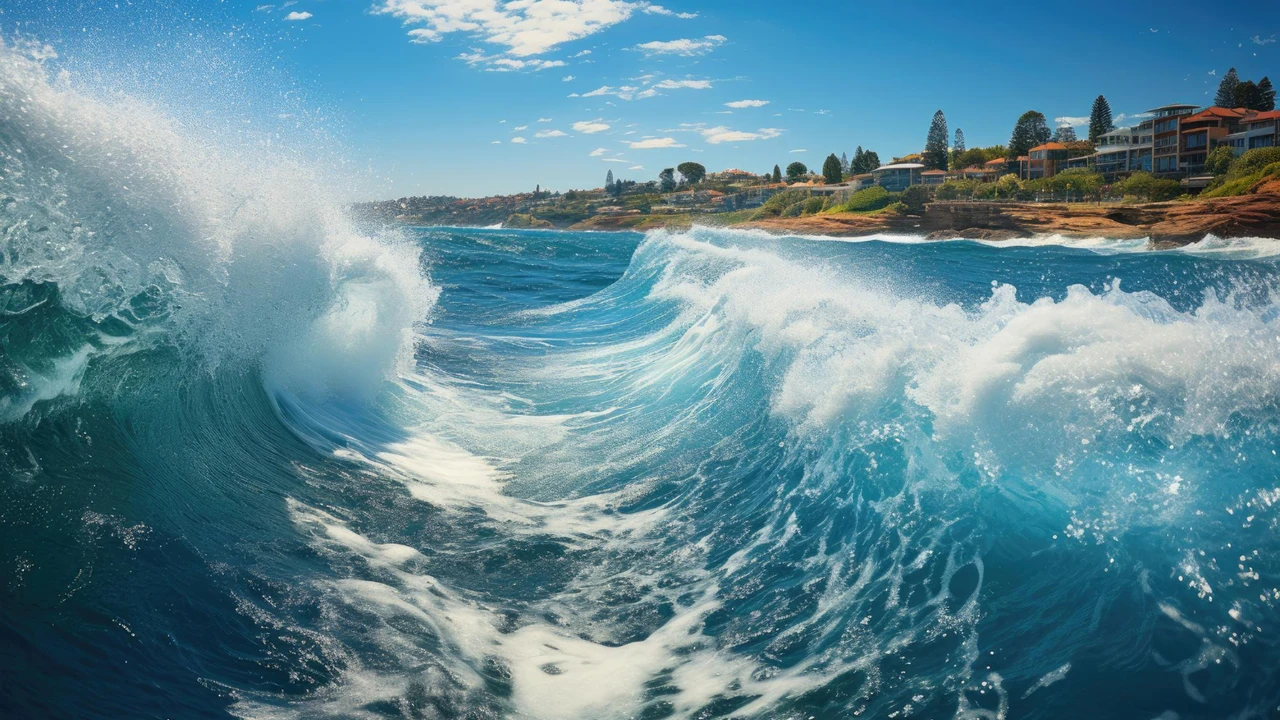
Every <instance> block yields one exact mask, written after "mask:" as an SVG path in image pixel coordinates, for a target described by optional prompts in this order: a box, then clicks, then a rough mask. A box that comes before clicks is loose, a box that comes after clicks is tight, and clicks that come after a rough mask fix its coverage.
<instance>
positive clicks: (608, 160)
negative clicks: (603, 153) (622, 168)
mask: <svg viewBox="0 0 1280 720" xmlns="http://www.w3.org/2000/svg"><path fill="white" fill-rule="evenodd" d="M604 161H605V162H616V163H629V162H631V161H630V160H623V159H622V158H605V159H604Z"/></svg>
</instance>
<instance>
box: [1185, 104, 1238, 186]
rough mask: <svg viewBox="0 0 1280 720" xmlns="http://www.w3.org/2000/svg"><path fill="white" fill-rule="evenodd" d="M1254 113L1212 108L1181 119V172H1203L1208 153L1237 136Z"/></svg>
mask: <svg viewBox="0 0 1280 720" xmlns="http://www.w3.org/2000/svg"><path fill="white" fill-rule="evenodd" d="M1255 115H1257V112H1256V111H1254V110H1245V109H1243V108H1237V109H1234V110H1233V109H1231V108H1223V107H1210V108H1206V109H1204V110H1201V111H1200V112H1198V113H1195V114H1194V115H1187V116H1185V117H1182V118H1180V120H1179V123H1178V171H1179V172H1180V173H1184V174H1186V175H1197V174H1200V173H1202V172H1204V163H1205V159H1206V158H1208V157H1209V151H1211V150H1213V149H1214V148H1216V147H1217V146H1218V145H1220V144H1222V143H1223V142H1225V141H1226V139H1227V137H1228V136H1230V135H1231V134H1233V133H1235V132H1236V131H1237V130H1238V129H1239V128H1240V125H1241V123H1242V122H1243V121H1244V120H1245V119H1246V118H1251V117H1253V116H1255Z"/></svg>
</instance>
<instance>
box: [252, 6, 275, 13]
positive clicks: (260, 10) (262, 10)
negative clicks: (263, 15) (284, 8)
mask: <svg viewBox="0 0 1280 720" xmlns="http://www.w3.org/2000/svg"><path fill="white" fill-rule="evenodd" d="M274 7H275V5H259V6H258V7H256V8H254V9H253V11H254V12H266V11H268V10H271V9H272V8H274Z"/></svg>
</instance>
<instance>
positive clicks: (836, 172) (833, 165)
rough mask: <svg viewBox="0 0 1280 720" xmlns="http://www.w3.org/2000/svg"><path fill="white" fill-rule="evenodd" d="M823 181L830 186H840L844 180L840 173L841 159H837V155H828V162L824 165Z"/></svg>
mask: <svg viewBox="0 0 1280 720" xmlns="http://www.w3.org/2000/svg"><path fill="white" fill-rule="evenodd" d="M822 179H823V180H825V181H826V183H827V184H828V185H835V184H838V183H839V182H840V181H841V180H843V179H844V176H843V174H842V173H841V172H840V158H838V157H836V154H835V153H831V154H830V155H828V156H827V159H826V161H824V162H823V163H822Z"/></svg>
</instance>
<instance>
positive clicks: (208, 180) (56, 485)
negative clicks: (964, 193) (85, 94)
mask: <svg viewBox="0 0 1280 720" xmlns="http://www.w3.org/2000/svg"><path fill="white" fill-rule="evenodd" d="M0 60H3V63H0V64H2V65H3V68H2V70H3V72H0V80H2V82H0V102H2V103H4V105H3V107H4V108H5V109H6V112H8V114H7V115H6V116H4V118H3V120H0V158H3V161H4V167H5V171H4V173H3V175H2V176H0V198H2V201H3V214H2V215H0V227H3V230H4V232H3V233H2V234H0V716H3V717H18V718H45V717H54V718H122V717H129V718H202V717H210V718H214V717H232V716H235V717H246V718H275V717H280V718H324V717H331V718H397V717H404V718H531V719H535V718H654V719H656V718H729V717H740V718H748V717H754V718H849V717H871V718H907V717H910V718H1064V717H1072V718H1083V717H1097V718H1143V719H1146V718H1164V719H1166V720H1171V719H1173V718H1227V717H1231V718H1252V717H1271V716H1275V715H1276V714H1277V712H1280V673H1277V671H1276V668H1277V667H1280V647H1278V645H1277V642H1278V640H1277V639H1278V638H1280V615H1278V614H1277V603H1280V554H1278V550H1280V539H1278V538H1277V524H1278V523H1280V506H1278V505H1277V502H1278V501H1280V479H1278V477H1277V475H1278V472H1277V471H1278V470H1280V460H1278V459H1277V454H1276V452H1277V430H1278V429H1280V427H1278V423H1280V312H1278V310H1280V306H1278V305H1277V301H1276V298H1277V296H1276V280H1277V270H1278V268H1277V259H1276V258H1277V257H1278V256H1280V252H1277V251H1278V250H1280V246H1277V244H1276V243H1275V242H1273V241H1265V240H1240V241H1229V242H1228V241H1217V240H1213V239H1208V240H1206V241H1205V242H1203V243H1199V244H1197V245H1195V246H1192V247H1190V248H1184V249H1182V250H1178V251H1168V252H1151V251H1147V250H1145V249H1143V247H1142V244H1141V243H1132V242H1128V243H1126V242H1108V241H1105V240H1096V241H1076V242H1061V241H1059V242H1055V241H1053V240H1052V239H1048V240H1042V241H1037V242H1025V243H1005V244H999V245H992V244H983V243H978V242H969V241H948V242H934V243H929V242H922V241H920V240H919V239H911V238H878V239H866V240H860V241H834V240H820V239H806V238H795V237H791V238H784V237H771V236H766V235H763V234H758V233H749V232H738V231H726V230H712V229H696V230H693V231H691V232H686V233H666V232H657V233H652V234H649V235H647V236H642V235H638V234H597V233H574V232H559V231H556V232H551V231H546V232H544V231H513V230H501V229H480V230H464V229H444V228H436V229H396V228H368V227H360V226H358V225H355V224H353V223H351V222H349V221H348V220H347V219H346V218H345V217H344V216H343V215H342V214H341V213H340V212H337V211H333V210H330V209H329V208H330V206H329V205H326V204H325V203H324V202H322V201H321V200H319V199H317V197H316V193H315V192H314V190H313V189H312V187H311V186H310V185H307V184H306V183H305V182H302V181H299V180H297V179H296V178H294V177H293V176H290V175H288V174H287V173H284V174H281V173H282V172H283V171H280V170H279V169H278V168H276V167H270V168H264V167H258V166H253V165H250V166H248V167H246V166H244V165H242V164H240V163H242V162H251V161H242V160H234V161H233V160H232V159H228V158H217V157H214V158H213V159H211V157H210V156H208V155H202V156H200V157H199V159H198V161H192V162H185V161H184V160H183V158H187V157H191V156H192V153H191V152H190V147H188V145H187V144H186V142H187V141H185V140H184V139H183V137H182V135H181V133H180V132H179V131H176V130H173V129H172V128H170V127H168V126H167V125H165V123H163V122H160V121H154V122H153V120H154V119H153V118H151V117H150V116H149V115H146V114H145V113H143V114H137V113H135V114H129V113H128V112H125V111H124V110H122V109H119V108H117V109H116V112H106V113H104V112H101V111H100V110H101V108H100V107H99V106H97V105H94V104H92V103H89V102H87V101H85V100H84V99H83V98H79V97H77V96H75V95H74V94H71V93H66V92H62V91H60V90H58V89H56V88H54V87H52V86H50V85H49V84H48V83H47V82H46V80H45V79H44V78H43V76H42V75H41V74H40V72H39V71H38V70H37V69H34V68H33V67H32V66H30V64H24V62H22V61H19V60H18V59H15V58H14V57H10V56H8V55H4V56H0ZM15 98H20V99H21V102H18V101H17V100H15ZM130 112H132V111H130Z"/></svg>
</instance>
